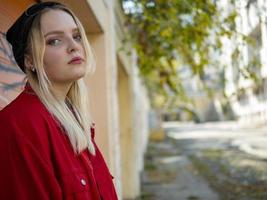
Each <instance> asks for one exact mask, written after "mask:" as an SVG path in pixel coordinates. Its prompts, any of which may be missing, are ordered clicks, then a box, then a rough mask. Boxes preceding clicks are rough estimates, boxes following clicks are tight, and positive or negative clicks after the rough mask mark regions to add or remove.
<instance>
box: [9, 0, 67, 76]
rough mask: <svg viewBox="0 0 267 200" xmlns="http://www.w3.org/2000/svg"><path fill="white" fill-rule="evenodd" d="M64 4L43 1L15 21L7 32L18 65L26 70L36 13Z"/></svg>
mask: <svg viewBox="0 0 267 200" xmlns="http://www.w3.org/2000/svg"><path fill="white" fill-rule="evenodd" d="M57 5H62V4H60V3H57V2H42V3H36V4H34V5H32V6H31V7H29V8H28V9H27V10H26V11H25V12H24V13H22V15H21V16H20V17H19V18H18V19H17V20H16V21H15V23H14V24H13V25H12V26H11V27H10V28H9V29H8V31H7V33H6V39H7V41H8V42H9V43H10V44H11V45H12V51H13V55H14V58H15V60H16V62H17V64H18V66H19V67H20V68H21V69H22V71H24V72H25V65H24V56H25V50H26V47H27V40H28V35H29V31H30V29H31V26H32V23H33V20H34V18H35V17H36V15H37V14H38V13H39V12H40V11H42V10H43V9H45V8H53V7H54V6H57Z"/></svg>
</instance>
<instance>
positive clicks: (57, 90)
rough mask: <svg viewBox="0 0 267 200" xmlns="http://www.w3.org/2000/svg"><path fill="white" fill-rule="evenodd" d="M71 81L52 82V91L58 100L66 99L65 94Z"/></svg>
mask: <svg viewBox="0 0 267 200" xmlns="http://www.w3.org/2000/svg"><path fill="white" fill-rule="evenodd" d="M71 84H72V83H69V84H55V83H53V84H52V88H51V89H52V91H53V93H54V95H55V97H56V98H57V99H58V100H59V101H65V100H66V96H67V94H68V92H69V90H70V87H71Z"/></svg>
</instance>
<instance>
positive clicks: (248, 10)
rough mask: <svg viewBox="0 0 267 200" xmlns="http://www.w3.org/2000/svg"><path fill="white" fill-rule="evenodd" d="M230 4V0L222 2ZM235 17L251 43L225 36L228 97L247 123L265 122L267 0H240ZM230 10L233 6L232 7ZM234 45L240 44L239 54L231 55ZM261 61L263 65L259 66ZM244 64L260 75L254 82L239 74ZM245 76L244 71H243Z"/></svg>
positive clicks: (266, 92)
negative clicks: (236, 16) (243, 42)
mask: <svg viewBox="0 0 267 200" xmlns="http://www.w3.org/2000/svg"><path fill="white" fill-rule="evenodd" d="M221 3H222V6H224V7H227V6H228V4H227V1H224V0H223V1H221ZM235 6H236V8H235V9H236V11H237V12H238V13H239V17H238V18H237V20H236V26H237V30H238V32H240V33H241V34H244V35H245V36H247V37H248V38H250V39H251V40H252V41H253V42H252V43H251V44H248V45H244V44H242V43H240V38H238V37H237V38H236V39H235V41H230V40H228V39H227V38H224V41H223V43H224V55H225V56H224V59H222V60H223V61H224V62H225V64H226V66H227V69H226V71H225V79H226V87H225V94H226V96H227V97H228V98H229V100H230V103H231V107H232V109H233V112H234V114H235V115H236V117H237V118H238V119H239V120H240V121H242V122H244V123H248V124H262V123H266V121H267V1H266V0H237V1H235ZM229 9H230V8H229ZM233 44H237V45H238V47H239V52H240V53H239V55H237V56H235V57H231V56H229V55H230V53H232V51H233V48H232V47H233ZM258 63H261V66H260V67H259V66H257V65H258ZM245 67H249V69H250V70H251V71H252V72H253V73H254V74H255V75H256V76H257V77H258V80H257V81H256V82H255V81H253V80H252V79H246V78H244V77H245V76H240V72H242V71H243V70H244V68H245ZM243 75H244V74H243Z"/></svg>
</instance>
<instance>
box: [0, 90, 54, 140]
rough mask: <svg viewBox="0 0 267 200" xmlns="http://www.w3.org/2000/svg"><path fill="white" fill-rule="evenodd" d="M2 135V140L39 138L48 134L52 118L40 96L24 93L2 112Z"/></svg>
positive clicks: (0, 116) (0, 126)
mask: <svg viewBox="0 0 267 200" xmlns="http://www.w3.org/2000/svg"><path fill="white" fill-rule="evenodd" d="M0 121H1V124H0V134H1V137H2V138H5V136H6V137H9V138H10V137H13V136H14V137H16V135H18V134H19V135H20V136H26V137H27V138H31V137H38V136H41V137H43V136H42V135H41V134H44V132H45V131H46V132H47V123H49V122H52V116H51V115H50V114H49V112H48V111H47V110H46V108H45V106H44V105H43V103H42V102H41V101H40V99H39V98H38V96H36V95H33V94H28V93H25V92H22V93H21V94H20V95H19V96H18V97H17V98H16V99H15V100H13V101H12V102H11V103H10V104H9V105H7V106H6V107H5V108H4V109H3V110H1V111H0Z"/></svg>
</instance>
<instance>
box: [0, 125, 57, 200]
mask: <svg viewBox="0 0 267 200" xmlns="http://www.w3.org/2000/svg"><path fill="white" fill-rule="evenodd" d="M2 131H3V130H1V132H2ZM1 135H2V134H1ZM12 135H13V134H12ZM37 148H38V147H36V145H35V146H34V145H33V144H32V143H30V142H29V141H28V140H27V139H26V138H24V137H23V136H21V135H19V134H16V137H8V138H5V140H0V163H1V164H0V199H14V200H17V199H19V200H37V199H38V200H53V199H56V200H60V199H62V193H61V189H60V186H59V184H58V182H57V180H56V176H55V175H54V172H53V168H52V166H51V164H49V162H48V161H47V160H45V159H44V158H43V157H42V155H41V153H40V152H39V151H38V149H37Z"/></svg>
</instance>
